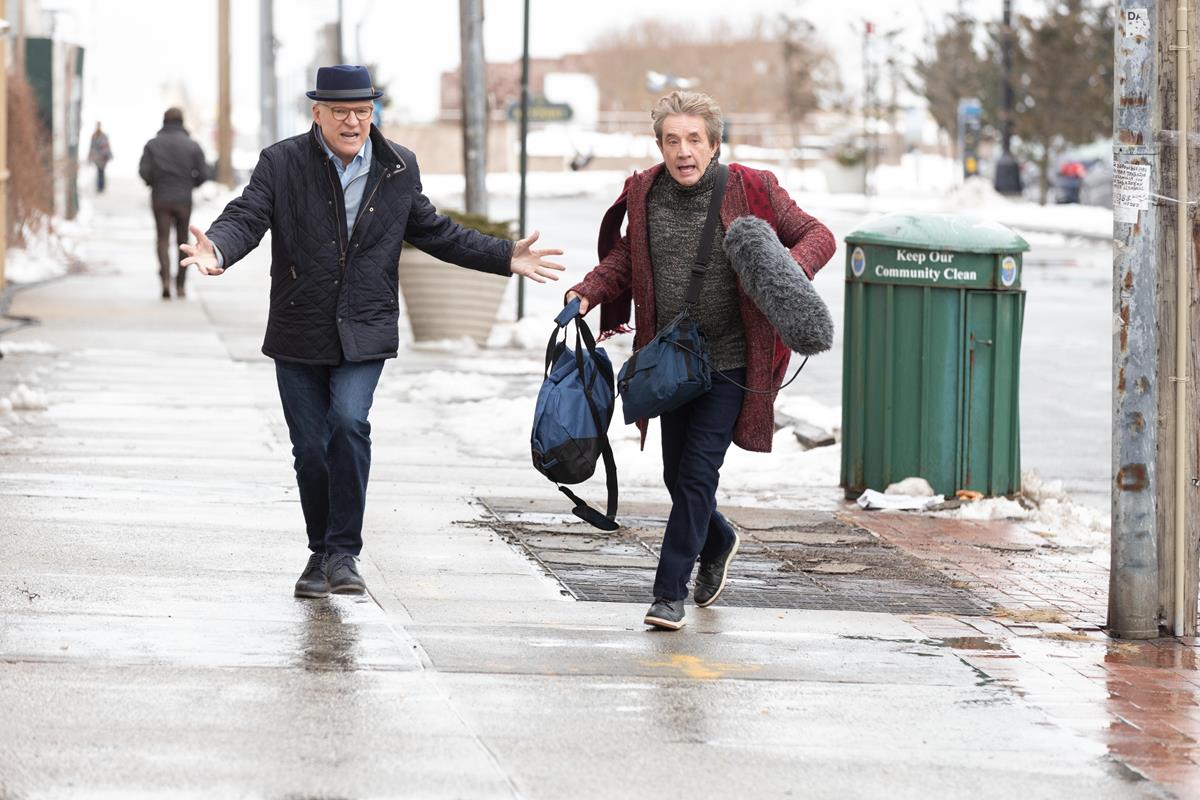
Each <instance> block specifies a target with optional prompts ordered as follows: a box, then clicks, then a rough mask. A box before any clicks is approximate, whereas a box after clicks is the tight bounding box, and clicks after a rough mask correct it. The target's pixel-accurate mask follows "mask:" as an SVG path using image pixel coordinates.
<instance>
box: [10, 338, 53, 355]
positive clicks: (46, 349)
mask: <svg viewBox="0 0 1200 800" xmlns="http://www.w3.org/2000/svg"><path fill="white" fill-rule="evenodd" d="M57 353H58V348H57V347H55V346H54V345H52V344H48V343H46V342H36V341H35V342H13V341H8V340H0V354H3V355H6V356H16V355H57Z"/></svg>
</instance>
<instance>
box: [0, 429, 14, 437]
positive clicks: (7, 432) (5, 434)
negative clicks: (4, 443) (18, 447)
mask: <svg viewBox="0 0 1200 800" xmlns="http://www.w3.org/2000/svg"><path fill="white" fill-rule="evenodd" d="M12 435H13V432H12V431H10V430H9V429H8V428H0V439H7V438H8V437H10V436H12Z"/></svg>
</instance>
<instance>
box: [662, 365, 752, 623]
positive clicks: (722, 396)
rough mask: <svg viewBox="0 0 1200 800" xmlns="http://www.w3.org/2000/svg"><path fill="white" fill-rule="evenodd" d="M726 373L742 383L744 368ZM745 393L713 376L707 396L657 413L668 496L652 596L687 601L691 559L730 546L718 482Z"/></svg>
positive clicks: (730, 532) (730, 535) (706, 556)
mask: <svg viewBox="0 0 1200 800" xmlns="http://www.w3.org/2000/svg"><path fill="white" fill-rule="evenodd" d="M725 372H726V374H727V375H729V377H730V378H733V379H734V380H735V381H737V382H738V383H745V382H746V370H744V369H732V370H726V371H725ZM744 394H745V392H743V391H742V388H741V387H740V386H735V385H734V384H732V383H730V382H729V381H727V380H725V379H724V378H722V377H721V376H720V375H718V374H716V373H714V374H713V385H712V389H711V390H710V391H709V392H708V393H706V394H703V395H701V396H700V397H697V398H696V399H695V400H693V401H692V402H690V403H688V404H687V405H686V406H684V407H683V408H679V409H676V410H675V411H672V412H670V413H667V414H663V415H662V454H663V482H664V483H666V485H667V491H668V492H670V493H671V516H670V517H668V519H667V530H666V532H665V533H664V534H663V544H662V552H661V554H660V555H659V558H658V572H657V574H656V575H655V577H654V596H655V597H664V598H666V599H668V600H682V599H683V598H685V597H687V586H688V580H690V579H691V577H692V569H693V568H694V567H695V566H696V558H697V557H699V558H702V559H706V560H707V559H709V558H715V557H716V556H719V555H720V554H722V553H724V552H725V551H726V550H728V549H729V547H730V546H731V545H732V544H733V537H734V533H733V528H732V527H730V525H729V522H727V521H726V519H725V517H723V516H721V513H720V512H719V511H717V482H718V481H719V480H720V477H721V474H720V473H721V465H722V464H723V463H724V462H725V453H726V451H728V450H729V445H730V444H731V443H732V442H733V427H734V423H736V422H737V418H738V414H740V413H741V411H742V398H743V396H744Z"/></svg>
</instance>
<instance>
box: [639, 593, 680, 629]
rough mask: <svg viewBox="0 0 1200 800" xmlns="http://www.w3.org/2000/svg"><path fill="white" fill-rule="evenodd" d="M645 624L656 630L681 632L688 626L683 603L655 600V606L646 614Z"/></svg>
mask: <svg viewBox="0 0 1200 800" xmlns="http://www.w3.org/2000/svg"><path fill="white" fill-rule="evenodd" d="M645 623H646V624H647V625H653V626H654V627H656V628H666V629H667V630H669V631H677V630H679V629H680V628H682V627H683V626H684V625H687V620H685V619H684V618H683V601H682V600H667V599H665V598H662V597H656V598H654V603H653V605H651V606H650V610H649V611H647V612H646V619H645Z"/></svg>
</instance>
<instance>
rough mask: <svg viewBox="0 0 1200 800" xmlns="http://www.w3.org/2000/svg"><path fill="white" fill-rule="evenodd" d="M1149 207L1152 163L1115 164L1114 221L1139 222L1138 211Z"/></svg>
mask: <svg viewBox="0 0 1200 800" xmlns="http://www.w3.org/2000/svg"><path fill="white" fill-rule="evenodd" d="M1149 208H1150V165H1149V164H1130V163H1127V162H1123V161H1118V162H1116V163H1115V164H1113V221H1115V222H1137V220H1138V212H1139V211H1146V210H1148V209H1149Z"/></svg>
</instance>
